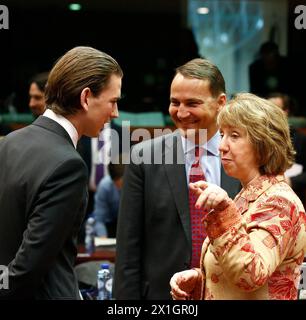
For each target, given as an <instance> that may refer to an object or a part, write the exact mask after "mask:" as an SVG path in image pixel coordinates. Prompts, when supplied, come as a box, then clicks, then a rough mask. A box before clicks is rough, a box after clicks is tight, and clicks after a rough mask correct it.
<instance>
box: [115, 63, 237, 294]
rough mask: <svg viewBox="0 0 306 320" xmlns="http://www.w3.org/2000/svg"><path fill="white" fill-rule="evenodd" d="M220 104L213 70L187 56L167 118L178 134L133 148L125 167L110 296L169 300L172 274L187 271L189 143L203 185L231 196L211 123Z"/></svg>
mask: <svg viewBox="0 0 306 320" xmlns="http://www.w3.org/2000/svg"><path fill="white" fill-rule="evenodd" d="M225 102H226V95H225V83H224V79H223V76H222V74H221V72H220V71H219V69H218V68H217V67H216V66H215V65H213V64H212V63H210V62H209V61H207V60H204V59H194V60H191V61H189V62H187V63H186V64H185V65H183V66H181V67H179V68H177V70H176V74H175V77H174V79H173V81H172V84H171V92H170V107H169V113H170V115H171V117H172V119H173V121H174V122H175V124H176V126H177V128H178V129H179V130H177V131H176V132H174V133H172V134H169V135H166V136H162V137H158V138H156V139H153V140H148V141H145V142H142V143H140V144H137V145H135V147H134V148H133V149H132V153H131V163H130V164H129V165H128V166H127V167H126V170H125V175H124V180H123V189H122V194H121V205H120V211H119V219H118V226H117V246H116V264H115V284H114V292H115V298H117V299H170V287H169V281H170V278H171V276H172V274H173V272H174V273H175V272H177V271H179V270H181V269H188V268H189V267H190V265H191V261H192V259H191V258H192V252H193V240H192V239H193V233H192V230H191V229H192V228H191V217H190V211H191V210H190V208H189V205H190V202H191V201H190V200H189V190H188V182H189V173H190V170H191V167H192V163H193V162H194V155H193V154H194V150H195V148H196V146H198V147H202V149H204V153H203V155H202V157H200V165H201V167H202V169H203V171H204V174H205V177H206V180H207V181H208V182H213V183H216V184H218V185H221V186H222V188H224V189H226V190H227V192H228V193H229V194H230V195H231V196H232V197H233V196H234V195H235V194H236V193H237V192H238V190H239V188H240V185H239V182H238V181H237V180H234V179H232V178H229V177H227V176H226V175H225V173H224V171H223V170H222V169H221V163H220V157H219V151H218V145H219V141H220V134H219V132H218V127H217V123H216V118H217V115H218V112H219V110H220V108H222V107H223V106H224V104H225ZM201 129H202V130H201ZM156 159H159V160H160V161H156ZM198 263H199V261H198Z"/></svg>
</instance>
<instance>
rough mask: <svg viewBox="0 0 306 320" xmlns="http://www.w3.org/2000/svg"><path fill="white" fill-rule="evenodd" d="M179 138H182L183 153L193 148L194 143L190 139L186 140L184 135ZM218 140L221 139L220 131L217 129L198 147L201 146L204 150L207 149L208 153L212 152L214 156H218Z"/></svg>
mask: <svg viewBox="0 0 306 320" xmlns="http://www.w3.org/2000/svg"><path fill="white" fill-rule="evenodd" d="M181 139H182V145H183V150H184V154H185V155H186V154H187V153H189V152H191V151H193V150H194V148H195V145H194V143H193V142H192V141H190V140H188V139H187V138H185V137H184V136H181ZM220 141H221V136H220V132H219V131H217V132H216V133H215V135H214V136H213V137H212V138H210V139H209V140H208V141H207V142H205V143H203V144H202V145H200V146H199V147H200V148H203V149H204V150H207V151H208V152H209V153H210V154H213V155H214V156H219V155H220V153H219V144H220Z"/></svg>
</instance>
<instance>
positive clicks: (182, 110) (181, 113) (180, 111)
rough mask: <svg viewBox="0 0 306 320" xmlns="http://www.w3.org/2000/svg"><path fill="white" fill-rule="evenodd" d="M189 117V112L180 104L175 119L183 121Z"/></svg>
mask: <svg viewBox="0 0 306 320" xmlns="http://www.w3.org/2000/svg"><path fill="white" fill-rule="evenodd" d="M189 115H190V112H189V111H188V109H187V108H186V107H185V106H184V105H183V104H181V105H180V106H179V108H178V111H177V117H178V118H179V119H184V118H187V117H189Z"/></svg>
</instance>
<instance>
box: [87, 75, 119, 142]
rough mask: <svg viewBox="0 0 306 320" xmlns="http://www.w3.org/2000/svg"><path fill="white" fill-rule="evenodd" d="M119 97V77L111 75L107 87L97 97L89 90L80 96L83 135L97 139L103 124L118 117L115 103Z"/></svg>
mask: <svg viewBox="0 0 306 320" xmlns="http://www.w3.org/2000/svg"><path fill="white" fill-rule="evenodd" d="M120 96H121V77H119V76H118V75H116V74H113V75H111V77H110V79H109V82H108V84H107V86H106V87H105V88H104V89H103V90H102V92H101V93H100V94H99V95H98V96H96V97H95V96H94V95H93V94H92V92H91V91H90V89H89V88H85V89H84V90H83V92H82V94H81V103H82V106H83V108H84V111H85V121H84V125H83V134H84V135H86V136H88V137H97V136H99V134H100V131H101V130H102V129H103V127H104V124H105V123H107V122H110V121H111V119H113V118H117V117H118V116H119V113H118V106H117V102H118V100H119V99H120Z"/></svg>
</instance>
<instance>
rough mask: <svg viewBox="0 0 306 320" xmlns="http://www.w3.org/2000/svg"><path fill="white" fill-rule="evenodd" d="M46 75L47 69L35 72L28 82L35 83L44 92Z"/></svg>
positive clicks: (47, 74)
mask: <svg viewBox="0 0 306 320" xmlns="http://www.w3.org/2000/svg"><path fill="white" fill-rule="evenodd" d="M48 76H49V71H47V72H41V73H37V74H35V75H34V76H33V77H32V78H31V79H30V84H31V83H36V85H37V87H38V88H39V90H40V91H42V92H45V88H46V84H47V80H48Z"/></svg>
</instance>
